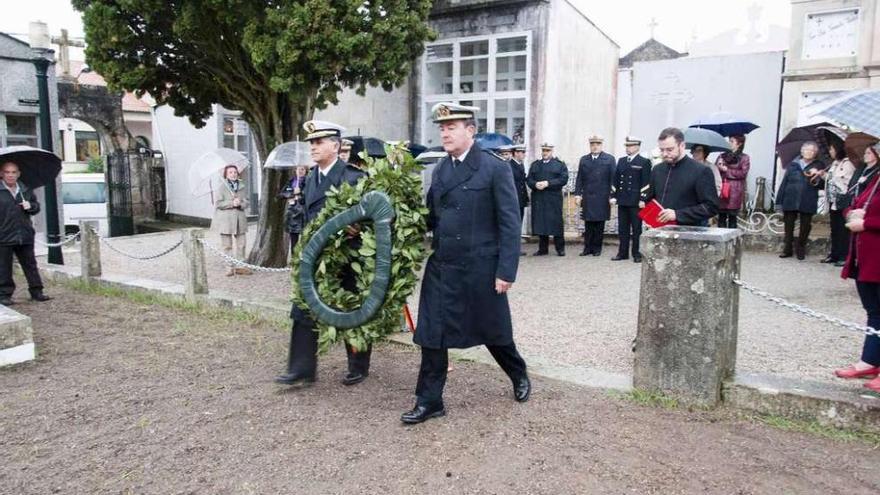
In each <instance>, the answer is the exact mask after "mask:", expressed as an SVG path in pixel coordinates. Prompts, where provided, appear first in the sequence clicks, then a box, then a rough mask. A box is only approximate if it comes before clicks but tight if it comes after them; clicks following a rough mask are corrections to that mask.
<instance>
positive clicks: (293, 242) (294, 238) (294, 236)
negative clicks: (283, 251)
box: [290, 232, 299, 254]
mask: <svg viewBox="0 0 880 495" xmlns="http://www.w3.org/2000/svg"><path fill="white" fill-rule="evenodd" d="M298 242H299V234H297V233H294V232H290V254H293V248H295V247H296V243H298Z"/></svg>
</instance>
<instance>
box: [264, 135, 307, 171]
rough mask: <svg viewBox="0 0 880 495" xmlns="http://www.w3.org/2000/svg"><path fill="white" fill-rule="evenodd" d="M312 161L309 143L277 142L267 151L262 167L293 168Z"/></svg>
mask: <svg viewBox="0 0 880 495" xmlns="http://www.w3.org/2000/svg"><path fill="white" fill-rule="evenodd" d="M313 163H314V161H313V160H312V154H311V151H310V149H309V143H304V142H302V141H290V142H287V143H283V144H279V145H278V146H276V147H275V149H274V150H272V152H271V153H269V156H268V157H267V158H266V163H264V164H263V168H293V167H299V166H301V165H306V166H311V165H312V164H313Z"/></svg>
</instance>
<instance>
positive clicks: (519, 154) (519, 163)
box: [510, 144, 529, 256]
mask: <svg viewBox="0 0 880 495" xmlns="http://www.w3.org/2000/svg"><path fill="white" fill-rule="evenodd" d="M511 151H512V153H513V158H511V159H510V170H511V171H512V172H513V185H514V187H516V198H517V200H518V201H519V218H520V232H522V221H523V218H525V212H526V206H529V185H528V183H527V182H526V166H525V161H524V160H525V157H526V147H525V145H523V144H517V145H515V146H511ZM525 254H526V253H525V251H520V252H519V255H520V256H523V255H525Z"/></svg>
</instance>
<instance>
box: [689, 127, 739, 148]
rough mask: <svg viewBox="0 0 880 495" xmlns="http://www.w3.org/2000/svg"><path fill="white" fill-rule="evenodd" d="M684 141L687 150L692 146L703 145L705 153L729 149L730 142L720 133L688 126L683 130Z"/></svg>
mask: <svg viewBox="0 0 880 495" xmlns="http://www.w3.org/2000/svg"><path fill="white" fill-rule="evenodd" d="M684 142H685V144H686V147H687V149H689V150H690V149H693V148H694V146H704V147H705V148H706V152H707V153H716V152H719V153H723V152H725V151H730V149H731V148H730V143H728V142H727V140H726V139H724V136H722V135H721V134H718V133H717V132H715V131H712V130H709V129H699V128H697V127H688V128H687V129H685V130H684Z"/></svg>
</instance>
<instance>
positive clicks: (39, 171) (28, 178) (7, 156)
mask: <svg viewBox="0 0 880 495" xmlns="http://www.w3.org/2000/svg"><path fill="white" fill-rule="evenodd" d="M6 162H13V163H15V164H16V165H18V168H19V170H21V177H19V180H20V181H21V182H22V183H23V184H24V185H26V186H28V187H30V188H31V189H36V188H38V187H43V186H45V185H46V184H48V183H49V182H52V181H54V180H55V177H58V173H59V172H61V159H60V158H58V156H57V155H55V153H52V152H51V151H46V150H41V149H39V148H32V147H30V146H9V147H6V148H0V164H3V163H6Z"/></svg>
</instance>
